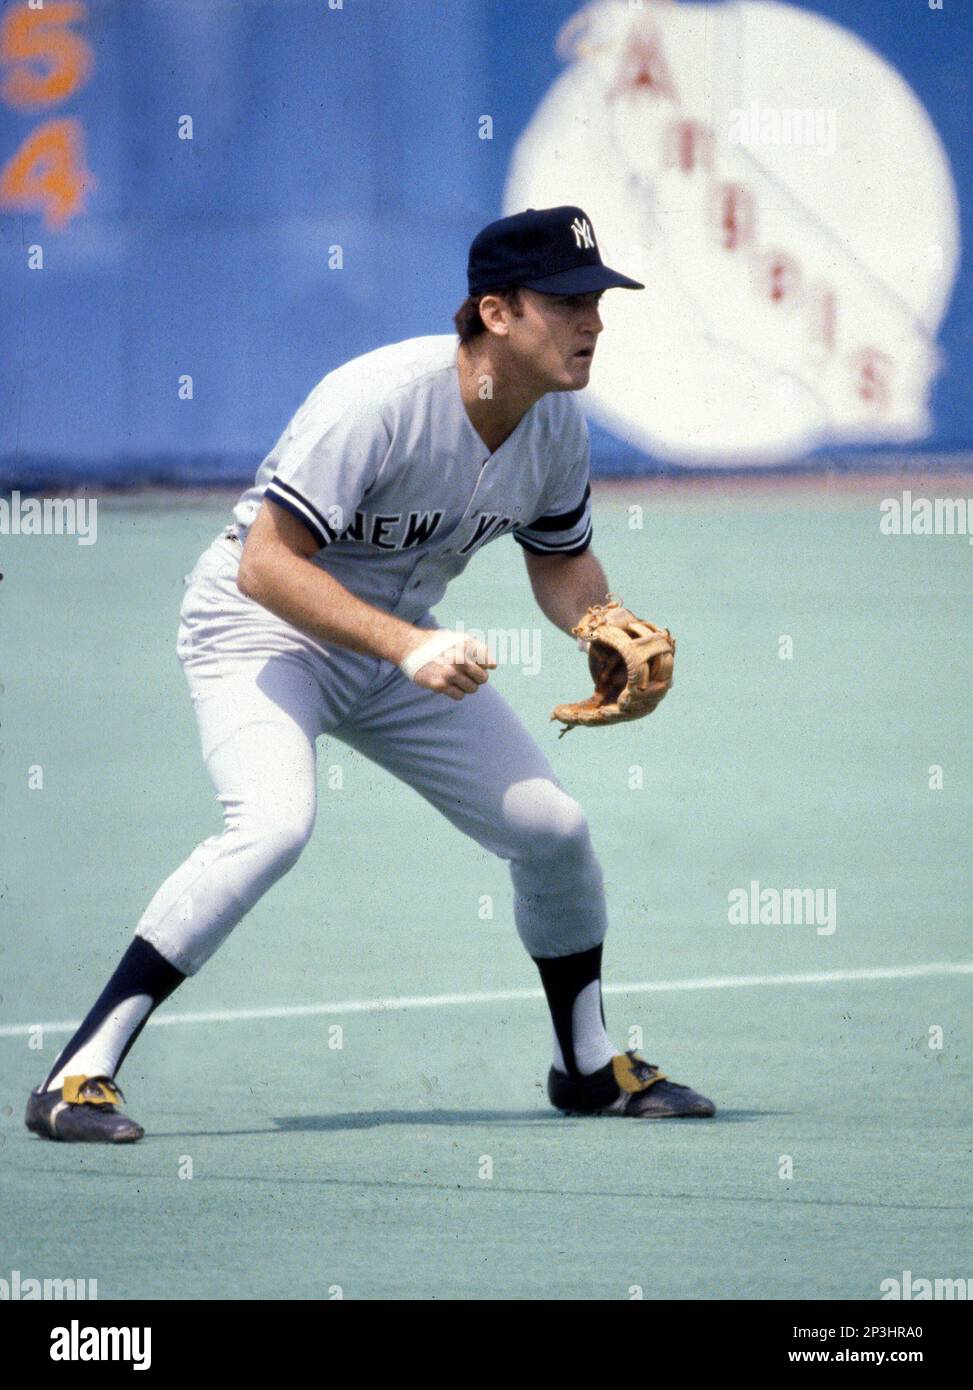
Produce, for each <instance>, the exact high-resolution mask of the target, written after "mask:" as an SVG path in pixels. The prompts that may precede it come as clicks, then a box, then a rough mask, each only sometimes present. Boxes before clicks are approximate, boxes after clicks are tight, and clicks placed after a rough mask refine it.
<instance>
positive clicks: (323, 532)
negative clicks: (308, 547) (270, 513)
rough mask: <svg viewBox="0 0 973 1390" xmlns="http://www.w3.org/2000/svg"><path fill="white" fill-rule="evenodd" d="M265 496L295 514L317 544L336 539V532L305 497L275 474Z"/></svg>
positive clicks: (328, 542)
mask: <svg viewBox="0 0 973 1390" xmlns="http://www.w3.org/2000/svg"><path fill="white" fill-rule="evenodd" d="M264 495H265V496H267V497H269V498H270V500H271V501H272V502H276V503H277V505H278V506H279V507H283V508H284V510H285V511H287V512H290V514H291V516H296V517H297V519H298V520H299V521H303V522H304V525H305V526H306V527H307V529H308V530H309V531H310V533H311V535H312V536H313V537H314V539H315V540H316V541H317V543H318V545H320V546H325V545H329V544H330V543H331V541H333V540H336V539H337V532H336V531H334V530H333V528H332V527H330V526H329V525H328V523H327V522H326V521H325V519H324V517H323V516H322V515H321V513H320V512H319V511H318V510H317V508H316V507H313V506H312V505H311V503H310V502H309V501H308V500H307V498H306V497H302V496H301V494H300V493H299V492H298V491H297V489H296V488H293V487H291V485H290V483H285V482H283V481H282V479H280V478H278V477H277V475H276V474H275V475H274V476H273V477H272V478H271V480H270V482H269V483H268V484H267V488H266V491H265V494H264Z"/></svg>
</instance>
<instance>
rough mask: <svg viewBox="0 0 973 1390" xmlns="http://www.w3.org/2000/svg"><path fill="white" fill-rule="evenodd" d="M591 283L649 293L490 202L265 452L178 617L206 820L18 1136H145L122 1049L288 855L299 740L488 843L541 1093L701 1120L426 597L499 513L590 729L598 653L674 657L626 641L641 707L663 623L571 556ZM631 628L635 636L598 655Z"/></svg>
mask: <svg viewBox="0 0 973 1390" xmlns="http://www.w3.org/2000/svg"><path fill="white" fill-rule="evenodd" d="M613 286H618V287H624V288H628V289H632V290H639V289H643V288H644V286H643V285H641V284H639V283H638V282H637V281H635V280H631V279H629V278H628V277H626V276H624V275H621V274H619V273H618V272H617V271H614V270H611V269H609V268H608V267H607V266H605V265H604V264H603V262H602V259H601V255H600V252H599V250H598V245H597V242H596V239H595V235H594V232H593V230H592V226H591V222H590V220H589V218H588V217H587V216H586V214H585V213H584V212H583V211H582V209H581V208H578V207H556V208H547V209H542V210H537V209H533V208H529V209H528V210H527V211H526V212H522V213H518V214H517V215H515V216H513V217H505V218H502V219H501V220H499V221H496V222H492V223H490V225H489V226H487V227H485V228H484V229H483V230H482V231H481V232H480V233H479V234H478V235H477V237H476V238H475V239H474V241H473V243H472V246H471V248H470V254H469V264H468V292H469V294H468V298H467V299H466V301H465V302H464V304H463V305H462V306H461V308H460V309H459V311H458V312H457V314H456V316H455V319H454V323H455V326H456V330H457V333H456V335H455V336H454V335H453V334H447V335H436V336H430V337H422V338H412V339H409V340H407V341H405V342H401V343H393V344H391V345H390V346H386V347H382V348H379V349H377V350H376V351H374V352H369V353H366V354H365V355H364V356H361V357H357V358H354V359H353V360H352V361H350V362H347V363H346V364H345V365H344V366H341V367H338V368H337V369H336V370H335V371H333V372H330V373H329V374H328V375H327V376H326V377H325V378H324V379H323V380H322V381H321V382H320V383H319V385H318V386H317V387H315V389H314V390H313V391H312V392H311V394H310V396H309V397H308V398H307V400H306V401H305V402H304V404H303V405H302V406H301V408H300V409H299V410H298V412H297V414H296V415H295V416H294V418H293V420H291V422H290V424H289V425H288V426H287V428H286V430H285V431H284V433H283V434H282V435H281V437H280V439H279V440H278V442H277V443H276V445H275V446H274V448H273V449H272V450H271V452H270V453H269V454H268V455H267V457H266V458H265V459H264V461H263V463H262V464H261V465H260V468H259V470H258V472H257V475H256V479H255V481H254V484H253V486H252V487H250V488H248V489H247V491H246V492H244V494H243V496H242V497H241V498H240V501H239V503H238V504H237V506H236V508H235V509H234V513H233V515H234V523H233V525H231V526H228V527H227V528H226V530H225V531H223V532H222V533H221V534H220V535H219V536H218V537H217V538H216V539H215V540H214V541H213V542H212V544H211V545H210V546H209V547H208V549H207V550H205V551H204V553H203V554H202V556H201V557H200V559H199V561H198V563H197V564H196V567H195V569H194V570H193V573H192V574H191V576H190V577H189V579H188V581H187V589H186V594H185V599H184V602H183V605H182V611H181V615H180V627H179V636H178V645H177V651H178V656H179V659H180V661H181V663H182V666H183V669H184V671H185V675H186V678H187V681H188V684H189V690H190V695H191V697H192V700H193V704H194V706H195V710H196V717H197V720H198V724H199V732H200V737H201V741H202V749H203V757H204V759H205V761H206V766H207V768H208V770H209V773H210V776H211V778H212V780H213V783H214V786H215V788H216V796H217V799H218V801H219V802H220V804H221V806H222V808H223V813H224V828H223V831H222V833H221V834H220V835H216V836H213V837H211V838H209V839H207V840H204V841H203V843H202V844H200V845H199V846H198V847H197V848H196V849H195V850H194V851H193V852H192V854H191V855H190V856H189V858H188V859H187V860H186V861H185V863H184V864H182V865H181V866H180V867H179V868H178V869H176V871H175V873H173V874H172V875H171V877H170V878H168V879H167V880H166V882H165V883H164V884H163V885H162V887H161V888H160V889H159V890H158V892H157V893H156V895H155V897H154V898H153V899H152V901H151V902H150V903H149V905H148V907H147V908H146V910H145V913H144V915H143V916H142V918H141V920H140V922H139V923H138V927H137V929H136V934H135V938H134V940H133V942H132V944H131V945H130V947H129V948H128V950H127V951H126V953H125V955H124V956H123V957H122V960H121V962H120V963H119V965H118V968H117V969H116V971H115V973H114V974H113V975H112V977H111V979H110V980H109V982H108V984H107V985H106V987H105V989H104V990H103V992H102V994H101V995H100V996H99V998H98V999H97V1001H96V1003H95V1005H94V1007H93V1008H92V1009H91V1011H90V1013H89V1014H88V1016H87V1017H86V1018H85V1020H84V1022H83V1023H82V1024H81V1027H80V1028H79V1030H78V1032H77V1033H76V1034H75V1036H74V1037H73V1038H72V1039H71V1041H70V1042H69V1043H68V1045H67V1046H66V1047H65V1048H64V1050H63V1051H62V1052H61V1054H60V1056H59V1057H58V1058H57V1061H56V1062H55V1063H54V1066H53V1068H52V1069H51V1072H50V1074H49V1075H48V1077H47V1078H46V1080H45V1081H44V1082H43V1084H42V1085H40V1086H39V1087H38V1088H37V1089H36V1090H34V1091H32V1092H31V1095H30V1099H29V1103H28V1107H27V1115H26V1123H27V1126H28V1128H29V1129H31V1130H33V1131H34V1133H36V1134H39V1135H42V1136H44V1137H46V1138H48V1139H58V1140H68V1141H71V1140H82V1141H94V1142H105V1143H120V1142H125V1141H131V1140H135V1139H139V1138H141V1137H142V1135H143V1133H144V1131H143V1129H142V1127H141V1126H140V1125H138V1124H136V1123H135V1121H133V1120H132V1119H130V1118H129V1117H128V1116H127V1115H126V1114H124V1113H123V1111H122V1109H121V1103H122V1101H123V1097H122V1094H121V1091H120V1090H119V1088H118V1085H117V1083H116V1081H115V1078H116V1076H117V1074H118V1071H119V1068H120V1067H121V1064H122V1062H123V1061H124V1059H125V1057H126V1055H127V1054H128V1052H129V1050H130V1048H131V1047H132V1045H133V1043H134V1042H135V1040H136V1038H137V1037H138V1035H139V1033H140V1031H141V1030H142V1028H143V1027H144V1026H145V1023H146V1020H147V1019H148V1018H149V1016H150V1015H151V1013H152V1012H153V1010H155V1009H156V1008H158V1007H159V1005H160V1004H161V1003H162V1002H163V1001H164V1000H165V999H167V998H168V997H169V996H170V995H171V994H172V992H173V991H174V990H175V989H176V988H177V987H178V986H179V985H180V984H182V982H183V981H184V980H185V979H186V977H187V976H189V975H193V974H195V972H196V971H198V970H199V969H200V968H201V967H202V966H203V965H205V963H206V961H207V960H208V959H209V958H210V956H211V955H212V954H213V952H214V951H215V950H216V949H217V948H218V947H219V946H220V945H221V943H222V942H223V941H224V940H225V939H226V937H227V936H228V935H229V934H230V932H231V931H232V930H233V928H234V927H235V926H236V925H237V923H238V922H239V921H240V920H241V919H242V918H243V917H244V916H245V915H246V914H247V912H248V911H249V910H250V908H251V907H252V906H253V905H254V904H255V903H256V902H257V901H258V900H259V899H260V898H261V897H262V896H263V894H264V893H266V891H267V890H268V888H270V887H271V885H272V884H273V883H275V882H276V881H277V879H279V878H280V877H281V875H283V874H284V873H286V872H287V870H288V869H289V868H291V866H292V865H293V864H294V863H295V861H296V860H297V858H298V856H299V855H300V853H301V850H302V849H303V847H304V845H305V844H306V843H307V841H308V838H309V836H310V834H311V830H312V826H313V823H314V819H315V785H316V779H315V743H316V740H317V739H318V737H319V736H321V735H329V736H331V737H333V738H336V739H340V740H341V741H342V742H343V743H345V744H347V745H348V746H350V747H351V748H354V749H357V750H358V751H359V752H360V753H362V754H363V755H364V756H365V757H367V758H370V759H371V760H373V761H374V762H376V763H378V764H379V765H380V766H381V767H384V768H386V769H387V770H388V771H389V772H390V773H392V774H393V775H394V776H395V777H398V778H400V779H401V780H402V781H404V782H407V783H408V784H409V785H410V786H411V787H413V788H414V789H415V790H416V791H417V792H418V793H419V794H420V795H421V796H423V797H425V799H426V800H427V801H429V802H431V803H432V805H433V806H435V807H437V808H438V809H439V810H440V811H441V812H442V814H443V815H444V816H445V817H446V818H447V820H449V821H450V822H451V823H452V824H453V825H454V826H456V827H457V829H459V830H461V831H463V832H464V833H465V834H466V835H469V836H471V837H472V838H473V839H475V840H476V841H477V842H478V843H479V844H480V845H482V846H484V847H485V848H487V849H489V850H491V851H492V852H493V853H494V854H497V855H500V856H501V857H502V858H503V859H506V860H507V862H508V864H509V866H510V876H511V880H512V884H513V894H514V910H515V921H516V926H517V931H518V933H519V935H520V937H521V940H522V941H523V943H524V946H525V947H526V949H527V951H528V952H529V954H530V955H531V956H532V958H533V959H534V961H535V963H536V965H537V967H538V970H539V972H540V977H541V981H542V984H543V987H544V991H545V994H546V997H547V1001H548V1004H549V1007H550V1012H551V1018H552V1022H553V1032H554V1058H553V1065H552V1067H551V1069H550V1073H549V1078H548V1094H549V1097H550V1099H551V1102H552V1104H553V1105H554V1106H555V1107H557V1108H558V1109H560V1110H563V1111H567V1112H571V1113H576V1114H605V1113H609V1114H616V1115H624V1116H630V1117H636V1118H663V1117H669V1116H709V1115H712V1114H714V1113H715V1107H714V1105H713V1103H712V1101H709V1100H707V1099H706V1098H705V1097H703V1096H700V1095H698V1094H696V1092H694V1091H692V1090H691V1089H690V1088H689V1087H688V1086H682V1085H677V1084H675V1083H673V1082H671V1081H669V1080H668V1079H667V1078H666V1077H665V1075H664V1074H663V1073H662V1072H661V1071H659V1069H658V1068H657V1067H655V1066H653V1065H652V1064H650V1063H648V1062H646V1061H644V1060H643V1059H642V1058H641V1057H639V1056H638V1055H637V1054H636V1053H634V1052H628V1053H619V1051H618V1050H617V1049H616V1048H615V1047H614V1046H613V1044H612V1042H611V1040H610V1038H609V1037H608V1034H607V1032H606V1030H605V1021H604V1014H603V1010H602V1000H601V985H600V977H601V955H602V942H603V940H604V937H605V933H606V926H607V923H606V911H605V898H604V892H603V886H602V874H601V870H600V867H599V863H598V860H597V858H596V856H595V853H594V850H593V848H592V843H591V837H590V835H589V831H588V826H587V823H586V821H585V817H584V814H583V812H582V810H581V808H580V806H579V805H578V803H577V802H576V801H575V800H574V799H573V798H572V797H571V796H570V795H569V793H568V792H567V791H566V790H565V788H564V787H563V786H562V785H561V783H560V782H559V780H558V778H557V776H556V775H555V773H554V771H553V770H552V768H551V766H550V764H549V762H548V759H547V757H546V756H545V754H544V753H543V752H542V751H541V749H540V748H539V747H538V745H537V743H536V742H535V741H534V739H533V737H532V736H531V734H530V733H528V731H527V730H526V728H525V727H524V726H523V724H522V723H521V722H520V720H519V719H518V718H517V715H516V714H515V713H514V711H513V710H512V709H511V708H510V706H509V705H508V704H507V703H506V701H505V700H504V699H503V698H502V696H501V695H500V694H499V693H498V691H497V690H496V688H495V686H493V685H492V684H491V683H490V681H489V674H488V673H489V671H490V670H491V669H493V668H494V666H495V664H496V663H495V661H494V659H493V657H492V656H491V654H490V652H489V651H488V650H487V649H486V648H485V647H484V646H482V645H481V644H480V643H479V642H477V641H473V640H471V639H469V638H467V637H465V636H464V635H463V634H461V633H457V632H453V631H448V630H444V629H442V628H440V627H438V626H437V624H436V620H435V618H434V616H433V614H432V612H431V609H432V608H433V606H434V605H435V604H437V603H438V602H439V600H440V599H441V598H442V596H443V594H444V593H445V590H446V587H447V585H448V584H449V581H450V580H451V579H452V578H453V577H454V576H456V575H458V574H460V573H461V572H462V571H463V570H464V569H465V567H466V565H467V564H468V563H469V561H470V559H471V557H472V556H473V555H474V554H475V553H476V552H477V551H478V550H480V549H482V548H483V547H484V546H487V545H491V544H493V542H495V541H498V540H499V539H500V537H502V536H504V535H506V534H507V533H511V534H512V535H513V538H514V541H515V542H516V543H517V544H518V545H519V546H520V547H521V549H522V551H523V555H524V559H525V561H526V565H527V573H528V576H529V579H530V583H531V586H532V589H533V593H534V596H535V598H536V600H537V603H538V604H539V606H540V608H541V609H542V611H543V612H544V613H545V614H546V616H547V617H548V618H549V619H550V621H551V622H552V623H554V624H555V625H556V626H557V627H559V628H561V629H562V630H563V631H564V632H566V633H571V632H572V631H578V632H587V633H588V635H589V637H590V636H591V633H592V632H595V631H596V629H595V628H592V627H591V626H590V623H591V621H594V622H595V623H596V625H597V624H601V629H600V630H601V632H602V633H603V634H604V633H605V632H606V631H607V633H608V636H609V637H610V638H611V639H612V640H611V641H610V642H609V641H607V638H606V642H605V643H602V644H601V645H600V646H598V648H597V651H596V643H595V642H594V641H592V642H591V668H592V672H593V674H594V676H595V677H596V685H597V687H598V689H597V691H596V695H595V696H594V697H592V700H589V701H587V702H586V703H585V706H584V708H583V709H582V707H578V708H579V709H581V713H580V714H578V716H577V718H576V719H573V720H571V719H570V717H569V722H591V720H590V719H589V715H591V713H592V709H593V708H594V707H595V706H598V707H599V708H598V709H596V710H595V717H596V719H597V720H598V721H600V720H601V716H602V712H603V710H602V707H604V708H605V709H607V708H608V705H609V703H610V700H609V698H608V694H606V692H607V690H608V687H607V686H606V685H605V681H606V680H607V679H608V677H609V676H618V673H619V672H621V681H622V684H625V682H626V681H628V682H629V686H630V687H631V688H630V689H627V690H625V691H624V692H623V696H624V698H625V699H628V698H629V697H630V696H632V697H633V698H635V696H633V691H634V689H635V686H634V685H633V683H632V680H629V676H631V675H632V673H635V674H636V675H637V674H638V671H637V668H638V667H639V663H640V662H641V656H640V655H639V654H638V652H637V651H636V653H635V655H633V654H632V653H633V650H634V649H636V648H638V644H639V643H640V642H641V643H644V642H649V643H656V644H659V643H661V645H662V647H663V648H664V650H665V652H666V653H668V661H669V665H668V670H667V672H666V674H665V675H664V676H663V678H662V679H657V678H656V676H655V674H653V675H652V676H651V677H649V676H647V675H646V674H645V673H646V672H647V671H648V667H647V666H646V665H645V663H644V662H642V675H641V677H639V681H640V684H639V689H638V691H637V692H636V696H637V699H638V700H639V701H640V704H639V708H638V712H639V713H648V712H650V711H651V710H652V709H654V708H655V706H656V705H657V704H658V702H659V700H660V699H662V698H663V696H664V695H665V693H666V691H667V689H668V684H669V680H668V676H669V674H671V655H672V651H673V648H672V646H671V643H670V641H669V635H668V634H665V635H664V636H660V635H659V634H658V630H657V629H654V628H652V627H651V625H644V624H643V625H641V626H638V625H636V627H635V628H633V627H632V624H633V623H635V620H634V618H633V615H632V614H631V613H629V612H628V610H627V609H624V608H622V607H621V605H620V604H618V603H617V602H616V601H613V600H611V599H609V597H608V595H607V588H608V585H607V581H606V578H605V575H604V572H603V570H602V568H601V565H600V564H599V562H598V560H597V559H596V558H595V555H594V553H593V551H592V549H591V499H590V488H589V482H588V463H589V458H588V437H587V428H586V425H585V421H584V417H583V415H582V412H581V409H580V407H579V405H578V403H577V401H576V400H575V399H574V395H573V393H574V392H575V391H578V390H580V389H581V388H582V387H584V386H585V385H587V382H588V377H589V373H590V371H591V364H592V359H593V357H594V354H595V350H596V345H597V341H598V335H599V333H600V332H601V331H602V324H601V320H600V317H599V308H598V302H599V299H600V296H601V294H602V292H603V291H604V290H606V289H609V288H611V287H613ZM585 615H588V616H587V619H586V617H585ZM592 615H594V618H593V619H592ZM586 620H587V621H588V622H589V627H588V628H585V627H584V626H579V624H583V623H584V621H586ZM627 631H629V632H630V631H635V632H636V634H641V635H636V638H635V641H634V642H633V643H631V644H630V645H629V646H628V647H624V648H622V649H620V647H619V644H621V643H623V642H628V637H627V636H625V633H626V632H627ZM655 649H656V648H655V647H653V650H655ZM626 672H627V673H628V674H626ZM633 680H634V676H633ZM635 683H636V684H638V682H635ZM609 684H610V682H609ZM609 693H610V692H609ZM571 708H574V707H571ZM611 708H612V709H618V708H619V703H618V702H616V703H615V704H612V706H611ZM633 709H634V706H629V707H627V712H626V713H624V714H622V715H621V716H620V717H632V713H633ZM585 736H586V737H587V736H589V735H585ZM328 829H329V832H330V833H334V831H335V830H336V829H337V827H329V828H328ZM326 833H328V832H326Z"/></svg>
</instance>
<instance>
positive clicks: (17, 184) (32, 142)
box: [0, 119, 95, 228]
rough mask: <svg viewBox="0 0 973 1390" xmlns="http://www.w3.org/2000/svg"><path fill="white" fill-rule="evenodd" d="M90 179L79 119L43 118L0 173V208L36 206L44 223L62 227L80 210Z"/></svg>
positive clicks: (93, 180)
mask: <svg viewBox="0 0 973 1390" xmlns="http://www.w3.org/2000/svg"><path fill="white" fill-rule="evenodd" d="M94 183H95V179H94V175H93V174H91V173H89V172H88V170H87V169H86V168H85V162H84V141H83V137H82V133H81V124H80V122H78V121H75V120H68V119H63V120H52V121H45V122H44V124H43V125H42V126H38V128H37V129H36V130H35V131H34V132H33V133H32V134H31V135H28V137H27V139H26V140H25V141H24V143H23V144H22V145H21V147H20V149H19V150H18V151H17V153H16V154H15V155H14V156H13V158H12V159H10V160H9V161H8V162H7V164H6V165H5V166H4V169H3V172H2V173H0V208H2V209H4V210H7V209H11V208H36V209H37V210H39V211H40V212H42V213H43V214H44V222H45V224H46V225H47V226H48V227H54V228H58V227H63V226H64V224H65V222H67V220H68V218H70V217H73V216H74V214H75V213H76V212H80V211H81V208H82V206H83V204H84V195H85V192H86V190H88V189H90V188H93V187H94Z"/></svg>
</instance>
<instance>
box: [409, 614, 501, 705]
mask: <svg viewBox="0 0 973 1390" xmlns="http://www.w3.org/2000/svg"><path fill="white" fill-rule="evenodd" d="M496 664H497V663H496V660H495V659H494V657H493V654H492V653H491V652H490V651H489V650H488V648H487V647H485V646H484V645H483V643H482V642H477V641H474V639H473V638H471V637H467V636H465V635H464V634H463V633H461V632H448V631H445V630H437V631H436V632H435V633H433V634H432V636H431V637H429V636H426V635H425V634H422V635H420V636H419V637H418V640H417V642H416V644H415V646H414V647H413V649H412V650H411V651H410V653H409V654H408V656H407V657H406V658H405V659H404V660H403V661H402V662H401V663H400V665H401V669H402V670H403V671H404V672H405V674H406V675H407V676H409V678H410V680H413V681H415V683H416V685H421V686H423V687H424V689H426V690H432V691H434V692H435V693H436V694H437V695H447V696H448V697H449V698H450V699H451V700H462V699H463V697H464V696H465V695H475V694H476V692H477V690H479V688H480V686H481V685H484V684H485V683H486V681H487V679H488V677H487V671H490V670H494V669H495V668H496Z"/></svg>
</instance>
